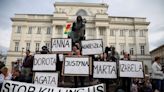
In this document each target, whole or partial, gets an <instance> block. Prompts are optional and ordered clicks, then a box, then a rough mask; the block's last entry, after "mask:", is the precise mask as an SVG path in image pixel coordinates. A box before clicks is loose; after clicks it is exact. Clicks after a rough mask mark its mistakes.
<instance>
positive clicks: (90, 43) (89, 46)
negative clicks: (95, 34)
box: [81, 39, 103, 55]
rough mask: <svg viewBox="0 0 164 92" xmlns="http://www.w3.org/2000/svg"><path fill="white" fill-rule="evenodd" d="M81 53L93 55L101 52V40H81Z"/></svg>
mask: <svg viewBox="0 0 164 92" xmlns="http://www.w3.org/2000/svg"><path fill="white" fill-rule="evenodd" d="M81 47H82V55H95V54H101V53H103V42H102V40H101V39H93V40H83V41H81Z"/></svg>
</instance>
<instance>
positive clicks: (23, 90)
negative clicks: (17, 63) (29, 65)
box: [1, 80, 105, 92]
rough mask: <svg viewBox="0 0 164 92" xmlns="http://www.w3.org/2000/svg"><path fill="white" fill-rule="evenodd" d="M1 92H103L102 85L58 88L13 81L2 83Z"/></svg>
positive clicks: (103, 87)
mask: <svg viewBox="0 0 164 92" xmlns="http://www.w3.org/2000/svg"><path fill="white" fill-rule="evenodd" d="M1 92H105V86H104V84H98V85H95V86H89V87H82V88H59V87H51V86H44V85H36V84H29V83H21V82H14V81H7V80H6V81H4V82H3V86H2V89H1Z"/></svg>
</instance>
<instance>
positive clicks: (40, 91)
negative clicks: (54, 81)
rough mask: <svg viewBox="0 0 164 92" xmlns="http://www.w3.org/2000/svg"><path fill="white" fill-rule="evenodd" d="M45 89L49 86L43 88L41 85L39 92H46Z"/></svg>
mask: <svg viewBox="0 0 164 92" xmlns="http://www.w3.org/2000/svg"><path fill="white" fill-rule="evenodd" d="M45 90H47V88H44V89H42V87H41V88H40V90H39V92H44V91H45Z"/></svg>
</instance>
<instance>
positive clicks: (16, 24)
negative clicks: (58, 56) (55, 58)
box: [7, 2, 151, 67]
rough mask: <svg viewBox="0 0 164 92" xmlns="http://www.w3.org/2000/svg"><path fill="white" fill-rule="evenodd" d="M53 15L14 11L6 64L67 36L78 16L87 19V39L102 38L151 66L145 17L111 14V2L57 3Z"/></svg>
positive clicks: (107, 43) (8, 64) (106, 43)
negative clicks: (109, 10) (67, 30)
mask: <svg viewBox="0 0 164 92" xmlns="http://www.w3.org/2000/svg"><path fill="white" fill-rule="evenodd" d="M54 8H55V11H54V12H53V14H15V16H14V17H12V18H11V20H12V23H13V24H12V37H11V41H10V49H9V51H8V57H7V66H9V67H10V66H11V65H10V64H11V61H15V60H17V59H18V58H22V57H23V52H24V51H25V50H26V49H30V50H31V51H32V52H33V53H34V52H35V51H39V50H40V49H41V47H42V46H43V45H46V46H47V47H49V48H50V45H51V43H50V42H51V38H66V37H67V35H65V34H64V30H63V29H64V27H65V26H66V24H67V23H73V22H74V21H75V20H76V17H77V15H81V16H82V17H83V18H85V19H86V20H87V23H86V34H85V35H86V39H103V44H104V47H105V46H111V45H112V46H115V47H116V50H117V51H118V52H119V53H120V55H121V57H123V56H122V54H123V51H124V52H127V53H130V55H131V58H132V59H133V60H139V61H144V63H145V64H146V65H148V66H151V65H150V64H151V62H150V59H151V58H150V54H149V42H148V25H149V22H147V21H146V18H141V17H118V16H110V14H109V15H108V13H107V11H108V5H107V4H101V3H72V2H71V3H69V2H67V3H66V2H56V3H55V4H54Z"/></svg>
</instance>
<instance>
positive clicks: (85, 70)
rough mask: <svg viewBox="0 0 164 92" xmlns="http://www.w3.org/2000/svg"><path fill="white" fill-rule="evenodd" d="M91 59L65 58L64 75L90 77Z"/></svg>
mask: <svg viewBox="0 0 164 92" xmlns="http://www.w3.org/2000/svg"><path fill="white" fill-rule="evenodd" d="M89 63H90V61H89V57H65V61H64V75H74V76H76V75H78V76H79V75H82V76H87V75H89V73H90V72H89V69H90V68H89V65H90V64H89Z"/></svg>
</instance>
